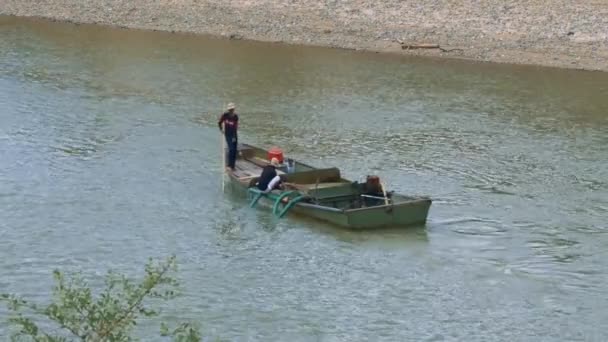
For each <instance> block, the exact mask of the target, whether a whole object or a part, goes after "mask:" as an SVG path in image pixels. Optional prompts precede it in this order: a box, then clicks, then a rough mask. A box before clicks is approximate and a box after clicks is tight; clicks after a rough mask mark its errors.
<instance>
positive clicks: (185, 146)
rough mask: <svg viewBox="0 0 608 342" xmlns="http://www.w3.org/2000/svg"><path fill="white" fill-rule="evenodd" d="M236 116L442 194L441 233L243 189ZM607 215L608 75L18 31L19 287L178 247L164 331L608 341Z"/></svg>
mask: <svg viewBox="0 0 608 342" xmlns="http://www.w3.org/2000/svg"><path fill="white" fill-rule="evenodd" d="M232 101H233V102H235V103H236V104H237V112H238V113H239V114H240V117H241V130H240V140H241V141H243V142H248V143H251V144H254V145H259V146H263V147H270V146H273V145H277V146H280V147H281V148H283V150H284V151H285V153H286V154H287V155H288V156H290V157H293V158H296V159H299V160H302V161H303V162H305V163H309V164H312V165H316V166H319V167H330V166H337V167H339V168H340V169H341V170H342V172H343V174H344V175H345V176H346V177H348V178H351V179H354V180H357V179H362V177H364V176H365V175H367V174H372V173H374V174H378V175H380V176H381V177H382V179H383V180H384V181H385V182H386V183H387V185H388V186H389V187H390V188H392V189H395V190H396V191H398V192H401V193H405V194H414V195H429V196H431V197H432V198H433V200H434V202H433V205H432V207H431V211H430V214H429V221H428V223H427V224H426V225H425V226H423V227H411V228H408V229H402V230H396V229H391V230H381V231H368V232H352V231H347V230H343V229H339V228H335V227H332V226H328V225H325V224H322V223H319V222H315V221H310V220H302V219H297V218H291V217H290V218H286V219H283V220H277V219H275V218H274V217H273V216H272V214H271V213H270V212H269V211H264V210H257V209H251V208H249V207H248V206H247V202H246V201H245V200H244V199H240V198H238V197H235V196H234V195H231V194H230V193H224V192H222V187H221V178H220V177H221V167H220V145H219V143H220V141H221V140H220V136H219V132H218V128H217V124H216V120H217V117H218V116H219V114H220V113H221V110H222V107H223V106H224V104H225V103H227V102H232ZM607 218H608V74H605V73H594V72H579V71H568V70H557V69H547V68H536V67H523V66H520V67H517V66H508V65H490V64H480V63H473V62H464V61H449V60H439V59H437V60H436V59H418V58H407V57H399V56H391V55H379V54H373V53H360V52H354V51H340V50H331V49H320V48H306V47H296V46H282V45H276V44H262V43H253V42H245V41H227V40H216V39H210V38H205V37H196V36H191V35H176V34H169V33H160V32H143V31H127V30H117V29H109V28H99V27H94V26H86V25H69V24H59V23H46V22H36V21H31V20H24V19H17V18H14V17H0V292H14V293H20V294H22V295H24V296H25V297H26V298H29V299H32V300H36V301H45V300H46V299H48V296H49V293H50V290H51V288H52V284H53V283H52V276H51V271H52V270H53V269H54V268H59V269H62V270H65V271H77V270H80V271H82V272H83V273H84V274H85V275H87V276H88V277H90V278H91V279H92V281H93V282H95V279H99V278H100V277H101V276H103V275H104V274H105V272H106V271H107V270H108V269H110V268H111V269H114V270H117V271H121V272H125V273H128V274H130V275H137V274H139V272H140V271H141V270H142V269H143V265H144V263H145V262H146V261H147V259H148V258H149V257H166V256H168V255H170V254H172V253H175V254H176V255H177V258H178V263H179V267H180V270H179V274H178V275H179V279H180V280H181V282H182V286H183V292H184V295H183V296H182V297H180V298H178V299H177V300H175V301H172V302H170V304H169V306H168V307H165V308H164V310H163V318H164V319H166V320H168V321H173V320H174V319H175V317H179V318H180V319H191V320H195V321H198V322H200V323H201V324H202V327H203V331H204V333H205V334H206V335H209V336H218V337H222V338H224V339H228V340H234V341H606V340H608V323H607V322H608V289H607V288H606V286H607V284H608V275H607V274H608V253H607V249H608V224H607V223H606V221H607ZM6 315H7V312H6V310H5V308H4V307H2V308H0V340H5V339H7V338H8V335H9V328H8V326H7V325H6V319H5V318H6ZM143 326H144V327H145V328H142V329H140V331H139V334H140V336H142V337H143V340H145V341H155V340H157V338H158V337H157V336H158V333H157V332H158V329H157V325H156V323H155V322H149V325H146V323H145V322H144V325H143Z"/></svg>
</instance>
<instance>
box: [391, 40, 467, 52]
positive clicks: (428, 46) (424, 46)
mask: <svg viewBox="0 0 608 342" xmlns="http://www.w3.org/2000/svg"><path fill="white" fill-rule="evenodd" d="M396 41H397V42H398V43H399V44H400V45H401V49H402V50H416V49H438V50H440V51H441V52H452V51H464V50H463V49H444V48H442V47H441V46H440V45H439V44H426V43H422V44H406V43H405V42H403V41H400V40H396Z"/></svg>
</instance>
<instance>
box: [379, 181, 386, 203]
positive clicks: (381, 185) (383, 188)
mask: <svg viewBox="0 0 608 342" xmlns="http://www.w3.org/2000/svg"><path fill="white" fill-rule="evenodd" d="M380 187H382V194H383V195H384V205H388V197H387V196H386V188H385V187H384V184H382V182H380Z"/></svg>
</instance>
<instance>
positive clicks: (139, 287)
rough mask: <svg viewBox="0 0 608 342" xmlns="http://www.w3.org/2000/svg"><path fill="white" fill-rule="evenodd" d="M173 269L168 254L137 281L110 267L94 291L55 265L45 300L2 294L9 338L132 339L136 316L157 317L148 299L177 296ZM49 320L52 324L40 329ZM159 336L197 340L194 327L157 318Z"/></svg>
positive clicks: (54, 341)
mask: <svg viewBox="0 0 608 342" xmlns="http://www.w3.org/2000/svg"><path fill="white" fill-rule="evenodd" d="M176 270H177V265H176V259H175V256H171V257H169V258H168V259H167V260H165V261H164V262H159V263H155V262H153V260H151V259H150V261H149V262H148V263H147V264H146V267H145V276H144V277H143V279H142V280H141V281H139V282H137V281H135V280H133V279H129V278H127V277H126V276H124V275H119V274H116V273H114V272H111V271H110V272H108V274H107V276H106V279H105V288H104V289H103V290H102V291H101V293H99V295H97V296H96V295H94V294H93V291H92V290H91V288H90V287H89V286H88V284H87V283H86V282H85V281H84V280H83V279H82V277H81V276H80V275H79V274H75V275H72V276H69V277H66V276H65V275H64V274H63V273H62V272H60V271H58V270H55V271H54V272H53V277H54V279H55V287H54V289H53V297H52V301H51V303H50V304H48V305H46V306H42V305H38V304H33V303H30V302H28V301H26V300H24V299H22V298H20V297H18V296H15V295H12V294H2V295H0V300H1V301H4V302H6V304H7V306H8V309H9V311H10V312H11V315H10V317H9V318H8V320H9V323H10V324H11V326H13V327H15V333H14V334H13V335H12V336H11V338H12V340H13V341H36V342H66V341H86V342H102V341H103V342H124V341H133V340H134V338H133V337H132V333H133V328H134V327H135V326H136V325H137V321H138V319H139V318H140V317H142V316H143V317H154V316H158V311H156V310H153V309H151V308H149V307H148V305H147V303H148V302H150V301H153V300H154V299H156V300H164V301H166V300H170V299H172V298H175V297H176V296H177V287H178V282H177V280H176V279H175V278H173V277H171V275H170V273H171V272H172V271H176ZM47 323H50V324H47ZM48 325H52V326H55V328H54V329H52V330H51V329H46V330H45V329H43V328H42V326H48ZM50 331H52V333H51V332H50ZM160 335H161V336H165V337H168V338H172V339H173V340H174V341H180V342H194V341H201V336H200V332H199V329H198V328H197V327H195V326H193V325H192V324H190V323H182V324H179V325H178V326H177V327H174V328H169V326H168V325H166V324H164V323H162V324H161V327H160Z"/></svg>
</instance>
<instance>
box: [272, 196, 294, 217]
mask: <svg viewBox="0 0 608 342" xmlns="http://www.w3.org/2000/svg"><path fill="white" fill-rule="evenodd" d="M294 192H295V191H285V192H283V193H281V194H280V195H279V197H277V199H276V200H275V201H274V205H273V206H272V213H273V214H274V216H276V217H279V216H278V214H277V211H278V210H279V205H281V200H283V198H285V197H287V196H289V195H291V194H293V193H294Z"/></svg>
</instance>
